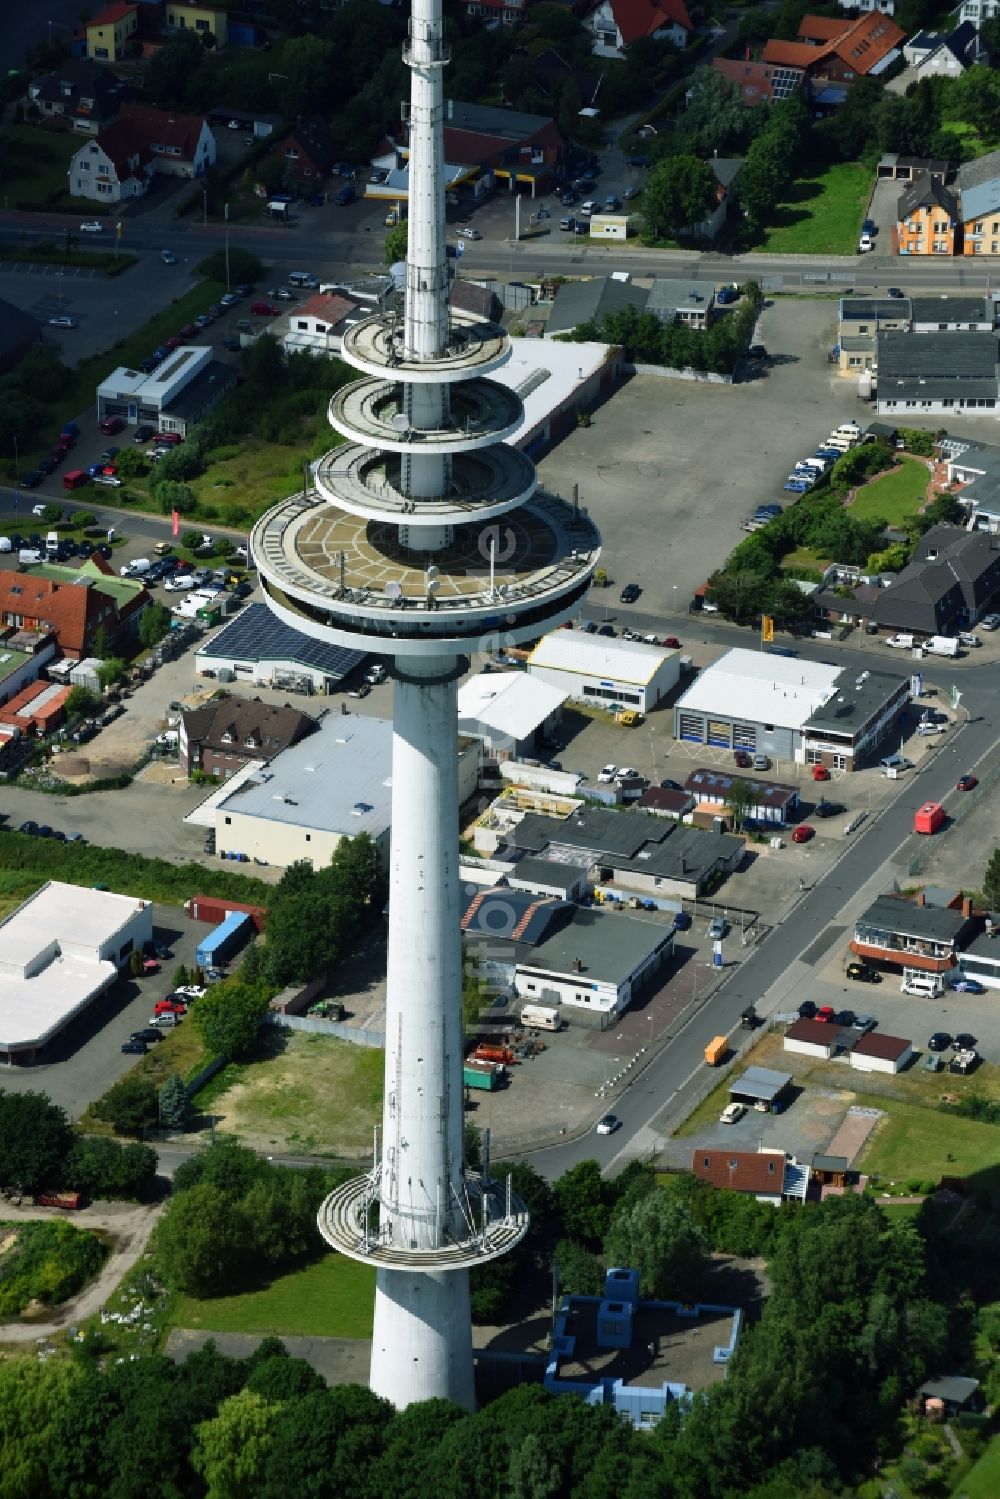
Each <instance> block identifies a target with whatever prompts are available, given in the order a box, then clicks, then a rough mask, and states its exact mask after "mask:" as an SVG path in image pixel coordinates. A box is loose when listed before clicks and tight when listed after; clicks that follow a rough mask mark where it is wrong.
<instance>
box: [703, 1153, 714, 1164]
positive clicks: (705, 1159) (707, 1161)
mask: <svg viewBox="0 0 1000 1499" xmlns="http://www.w3.org/2000/svg"><path fill="white" fill-rule="evenodd" d="M701 1164H702V1165H703V1166H711V1164H712V1162H711V1159H710V1157H709V1156H707V1155H703V1156H702V1158H701Z"/></svg>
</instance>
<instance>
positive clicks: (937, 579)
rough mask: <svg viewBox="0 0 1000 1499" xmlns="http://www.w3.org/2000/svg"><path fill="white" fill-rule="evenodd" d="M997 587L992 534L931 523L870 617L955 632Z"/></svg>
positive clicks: (882, 623) (890, 626)
mask: <svg viewBox="0 0 1000 1499" xmlns="http://www.w3.org/2000/svg"><path fill="white" fill-rule="evenodd" d="M956 336H957V335H956ZM998 591H1000V546H998V545H997V542H996V539H995V537H993V536H991V535H990V534H989V533H988V532H987V531H968V530H966V529H964V527H961V526H932V527H931V529H930V530H929V531H927V532H926V533H925V534H924V535H923V536H922V537H921V538H920V540H919V541H918V542H917V544H916V546H915V547H914V549H913V556H912V558H911V560H910V562H909V564H908V565H907V566H906V567H904V568H903V570H902V572H900V573H898V574H897V575H896V576H895V578H894V579H893V582H892V585H891V587H888V588H880V589H879V591H878V593H877V595H876V597H875V601H874V605H873V610H872V618H873V619H874V621H875V623H876V624H878V626H879V627H880V628H881V629H885V630H906V631H911V632H913V633H915V634H920V635H949V634H954V633H955V631H956V630H961V629H967V628H969V627H970V626H972V625H974V624H975V623H976V621H977V620H979V619H981V618H982V616H983V615H984V614H988V613H989V612H990V610H991V607H992V606H993V604H994V601H995V598H996V595H997V592H998Z"/></svg>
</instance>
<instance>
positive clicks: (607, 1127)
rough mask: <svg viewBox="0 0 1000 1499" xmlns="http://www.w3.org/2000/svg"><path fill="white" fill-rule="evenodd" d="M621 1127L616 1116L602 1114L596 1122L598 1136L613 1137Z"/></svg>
mask: <svg viewBox="0 0 1000 1499" xmlns="http://www.w3.org/2000/svg"><path fill="white" fill-rule="evenodd" d="M620 1127H621V1120H620V1119H619V1118H618V1115H617V1114H604V1115H603V1116H602V1117H601V1118H600V1119H598V1121H597V1133H598V1134H599V1135H613V1134H614V1132H615V1130H616V1129H619V1128H620Z"/></svg>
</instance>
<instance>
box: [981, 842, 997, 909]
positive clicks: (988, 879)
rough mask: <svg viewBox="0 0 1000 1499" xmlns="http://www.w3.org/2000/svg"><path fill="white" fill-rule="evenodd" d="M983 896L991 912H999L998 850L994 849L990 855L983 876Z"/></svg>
mask: <svg viewBox="0 0 1000 1499" xmlns="http://www.w3.org/2000/svg"><path fill="white" fill-rule="evenodd" d="M983 894H984V896H985V897H986V901H987V904H988V905H989V907H990V910H991V911H997V910H1000V848H995V849H994V850H993V852H992V854H991V855H990V862H989V863H988V864H987V866H986V873H985V874H984V875H983Z"/></svg>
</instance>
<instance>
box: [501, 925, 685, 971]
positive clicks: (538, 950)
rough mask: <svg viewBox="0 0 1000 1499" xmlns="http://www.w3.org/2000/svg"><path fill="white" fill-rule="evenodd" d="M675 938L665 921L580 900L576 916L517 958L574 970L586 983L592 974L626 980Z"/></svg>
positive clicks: (533, 965)
mask: <svg viewBox="0 0 1000 1499" xmlns="http://www.w3.org/2000/svg"><path fill="white" fill-rule="evenodd" d="M673 940H674V938H673V928H672V927H669V926H665V925H664V924H663V923H662V922H657V921H645V920H643V918H642V917H640V916H630V915H627V914H626V913H624V912H622V911H617V912H616V911H599V910H593V909H590V910H588V909H586V908H585V907H581V906H575V907H574V908H573V918H572V920H571V921H568V922H567V923H566V925H565V926H562V927H559V928H557V929H556V930H554V931H552V932H551V933H547V934H546V935H545V936H544V937H543V938H542V939H541V941H540V942H538V943H536V944H535V946H534V947H530V948H525V949H524V950H523V951H521V952H519V955H518V960H519V962H520V963H521V964H522V965H523V966H524V967H525V968H547V969H549V970H550V971H552V972H554V973H572V974H573V976H574V977H578V978H579V979H580V987H581V989H582V988H584V987H585V985H586V981H587V980H588V979H589V980H591V981H596V980H600V981H601V982H603V983H606V984H615V985H621V984H623V983H625V982H626V981H627V980H628V979H629V978H631V976H632V974H633V973H634V972H635V971H636V969H637V968H639V967H641V966H642V964H643V963H645V961H646V959H647V958H649V957H650V956H651V954H653V953H655V952H658V951H659V950H660V949H661V948H663V947H672V946H673ZM577 960H579V962H580V964H581V965H582V966H581V968H580V969H579V970H577V969H576V968H575V964H576V962H577Z"/></svg>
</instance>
